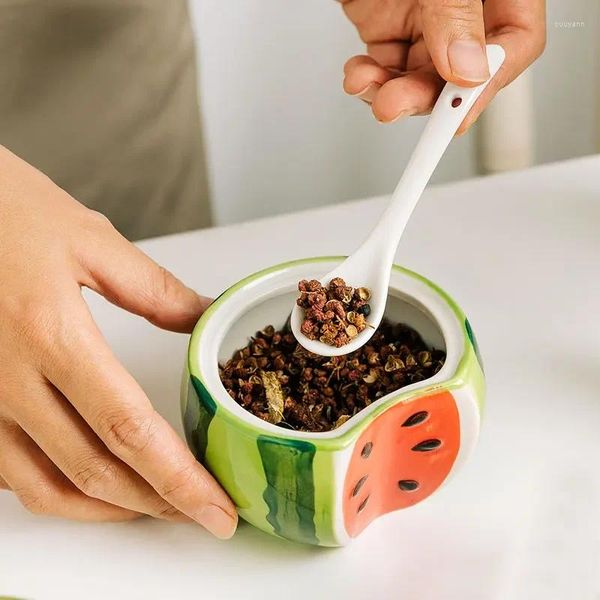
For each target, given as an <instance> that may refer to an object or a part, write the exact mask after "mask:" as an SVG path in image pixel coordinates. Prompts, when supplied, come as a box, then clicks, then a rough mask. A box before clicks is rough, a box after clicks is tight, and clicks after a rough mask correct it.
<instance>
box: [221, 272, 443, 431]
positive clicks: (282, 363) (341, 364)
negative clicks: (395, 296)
mask: <svg viewBox="0 0 600 600" xmlns="http://www.w3.org/2000/svg"><path fill="white" fill-rule="evenodd" d="M317 283H318V282H317ZM304 287H306V289H309V288H313V291H317V290H316V289H314V288H315V287H316V286H315V285H313V284H311V282H306V284H305V285H304ZM337 287H344V282H343V281H341V282H340V285H338V286H337ZM357 297H358V296H357ZM332 310H334V309H332ZM349 312H355V313H357V314H359V313H358V311H349ZM346 314H348V313H346ZM351 318H355V317H351ZM325 325H328V327H327V328H326V329H325V332H326V334H327V335H333V329H332V328H331V327H334V328H336V332H337V333H336V336H339V335H340V333H339V327H338V326H337V325H335V324H332V323H326V324H325ZM350 325H353V326H354V327H357V325H356V324H355V323H350ZM344 335H346V334H345V333H344ZM445 359H446V354H445V353H444V352H443V351H442V350H437V349H434V348H430V347H428V346H427V345H426V344H425V342H424V341H423V340H422V338H421V336H420V335H419V334H418V333H417V332H416V331H415V330H414V329H412V328H410V327H408V326H406V325H392V324H391V323H389V322H388V321H385V320H384V321H383V322H382V323H381V325H380V326H379V328H378V329H377V331H375V333H374V334H373V337H372V338H371V339H370V341H369V343H368V344H366V345H365V346H363V347H362V348H360V349H359V350H357V351H355V352H352V353H350V354H347V355H345V356H333V357H326V356H319V355H316V354H312V353H311V352H308V351H307V350H305V349H304V348H303V347H302V346H301V345H300V344H298V343H297V342H296V340H295V338H294V336H293V335H292V333H291V332H290V330H289V324H286V326H285V327H284V328H283V329H282V330H280V331H276V330H275V328H274V327H272V326H271V325H269V326H267V327H265V328H264V329H263V330H262V331H259V332H257V333H256V335H255V336H254V337H253V338H252V339H251V340H250V341H249V342H248V345H247V346H246V347H245V348H241V349H240V350H238V351H237V352H235V353H234V355H233V357H232V358H231V359H230V360H229V361H227V362H226V363H225V364H224V365H220V366H219V375H220V377H221V381H222V383H223V386H224V387H225V389H226V390H227V392H228V393H229V395H230V396H231V397H232V398H233V399H234V400H235V401H236V402H238V403H239V404H240V405H241V406H243V407H244V408H245V409H246V410H248V411H250V412H251V413H253V414H254V415H256V416H257V417H259V418H261V419H264V420H265V421H268V422H270V423H274V424H276V425H278V426H280V427H285V428H288V429H296V430H298V431H316V432H319V431H329V430H331V429H335V428H336V427H339V426H340V425H342V424H343V423H345V422H346V421H347V420H348V419H349V418H351V417H352V416H354V415H355V414H356V413H357V412H359V411H360V410H362V409H363V408H365V407H366V406H369V404H371V403H372V402H375V401H376V400H378V399H379V398H382V397H383V396H385V395H387V394H389V393H391V392H393V391H396V390H398V389H400V388H401V387H403V386H405V385H410V384H411V383H415V382H417V381H423V380H425V379H428V378H429V377H432V376H433V375H434V374H435V373H437V372H438V371H439V370H440V369H441V368H442V366H443V364H444V361H445Z"/></svg>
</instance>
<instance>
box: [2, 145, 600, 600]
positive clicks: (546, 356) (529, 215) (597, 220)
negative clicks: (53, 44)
mask: <svg viewBox="0 0 600 600" xmlns="http://www.w3.org/2000/svg"><path fill="white" fill-rule="evenodd" d="M282 201H284V199H282ZM382 206H383V200H381V199H375V200H365V201H361V202H356V203H351V204H346V205H342V206H337V207H329V208H324V209H321V210H320V211H316V212H315V211H312V212H305V213H301V214H295V215H289V216H284V217H279V218H273V219H268V220H262V221H257V222H253V223H248V224H243V225H237V226H232V227H225V228H219V229H213V230H209V231H203V232H194V233H189V234H183V235H176V236H171V237H166V238H161V239H156V240H150V241H147V242H144V243H142V244H141V245H142V247H143V248H144V250H146V251H147V252H148V253H149V254H150V255H152V256H153V257H154V258H155V259H157V260H158V261H159V262H161V263H163V264H164V265H166V266H167V267H168V268H170V269H172V270H173V271H174V272H175V273H176V274H177V275H179V276H180V277H181V278H183V279H184V280H185V281H186V282H188V283H190V284H191V285H192V286H195V287H196V288H197V289H198V290H200V291H202V292H203V293H205V294H210V295H215V294H218V293H219V292H220V291H221V290H222V289H223V288H225V287H226V286H228V285H229V284H231V283H233V282H235V281H237V280H238V279H240V278H241V277H242V276H244V275H246V274H248V273H250V272H253V271H256V270H258V269H260V268H262V267H265V266H267V265H271V264H274V263H277V262H280V261H285V260H288V259H292V258H298V257H301V256H312V255H326V254H340V253H344V252H349V251H351V250H352V249H353V247H354V245H355V243H356V240H359V239H361V237H362V235H363V232H364V231H365V230H366V229H367V228H369V227H370V226H371V224H372V223H373V222H374V221H375V219H376V217H377V214H378V213H379V211H380V210H381V209H382ZM336 232H338V233H336ZM398 261H399V262H401V263H402V264H404V265H406V266H408V267H410V268H412V269H415V270H417V271H419V272H420V273H422V274H424V275H426V276H428V277H430V278H432V279H433V280H434V281H436V282H437V283H439V284H441V285H442V286H443V287H444V288H446V289H447V291H449V292H450V294H451V295H453V296H454V297H455V298H456V299H457V300H458V302H459V303H460V304H461V305H462V306H463V308H464V309H465V311H466V312H467V314H468V315H469V317H470V319H471V321H472V323H473V327H474V329H475V331H476V333H477V335H478V338H479V342H480V345H481V348H482V352H483V355H484V360H485V364H486V369H487V379H488V385H489V394H488V409H487V413H486V415H485V422H484V428H483V432H482V437H481V441H480V444H479V446H478V447H477V449H476V452H475V455H474V457H473V458H472V459H471V460H470V462H468V463H467V465H466V466H465V468H464V469H463V470H462V471H461V472H460V473H459V474H457V476H456V477H455V478H454V479H453V480H452V481H451V482H450V483H449V484H448V485H447V486H445V487H444V488H443V489H442V490H441V491H439V492H438V493H437V494H435V495H434V496H433V497H432V498H430V499H428V500H426V501H425V502H423V503H421V504H419V505H417V506H416V507H413V508H410V509H408V510H405V511H402V512H398V513H394V514H391V515H388V516H386V517H383V518H381V519H380V520H379V521H377V522H376V523H374V524H372V525H371V526H370V527H369V528H368V529H367V530H366V531H365V533H363V534H362V535H361V536H360V537H359V538H357V539H356V540H355V541H354V542H353V543H352V544H351V545H350V546H348V547H346V548H343V549H334V550H331V549H318V548H311V547H304V546H300V545H296V544H293V543H290V542H286V541H283V540H279V539H276V538H274V537H271V536H269V535H266V534H264V533H261V532H260V531H257V530H255V529H254V528H252V527H250V526H248V525H245V524H243V525H241V526H240V528H239V530H238V533H237V534H236V535H235V537H234V538H233V539H232V540H231V541H229V542H220V541H217V540H215V539H213V538H211V537H210V536H209V535H208V534H205V533H204V531H203V530H202V529H200V528H199V527H197V526H194V525H172V524H167V523H162V522H153V521H151V520H149V519H148V520H140V521H138V522H135V523H129V524H89V525H88V524H77V523H70V522H66V521H62V520H56V519H54V520H53V519H48V518H41V517H36V516H33V515H30V514H28V513H27V512H25V511H24V510H23V509H21V507H20V506H19V504H18V503H17V502H16V500H15V499H14V498H13V497H12V496H11V495H10V494H9V493H8V492H6V493H0V596H1V595H2V594H3V593H4V594H13V595H17V596H21V597H26V598H36V599H39V600H46V599H54V598H57V599H58V598H60V599H61V600H67V599H70V598H78V599H81V598H86V599H96V598H103V599H104V598H115V599H121V598H123V599H137V598H140V599H141V598H144V599H154V598H160V599H169V598H199V599H209V600H212V599H218V598H243V599H248V600H250V599H254V598H256V599H260V600H267V599H271V598H283V599H284V600H293V599H296V598H298V599H300V598H302V599H306V598H318V599H321V598H340V599H344V600H351V599H355V598H356V599H363V598H364V599H367V598H368V599H373V600H378V599H388V598H390V599H392V598H393V599H396V598H398V599H400V598H406V599H413V598H414V599H419V600H446V599H457V600H458V599H460V600H471V599H473V600H488V599H498V600H517V599H518V600H521V599H523V600H537V599H540V600H541V599H543V600H554V599H557V600H558V599H560V600H588V599H590V600H592V599H593V600H598V599H599V598H600V467H599V462H600V274H599V270H600V269H599V268H600V157H590V158H586V159H581V160H575V161H571V162H566V163H561V164H556V165H549V166H544V167H541V168H537V169H533V170H529V171H525V172H520V173H512V174H507V175H502V176H496V177H490V178H486V179H481V180H472V181H466V182H463V183H458V184H453V185H446V186H441V187H436V188H432V189H430V190H428V191H427V193H426V194H425V196H424V198H423V200H422V203H421V204H420V205H419V207H418V208H417V211H416V213H415V216H414V218H413V220H412V222H411V223H410V225H409V227H408V230H407V232H406V235H405V238H404V240H403V242H402V244H401V247H400V249H399V252H398ZM92 305H93V310H94V313H95V314H96V316H97V318H98V321H99V323H100V324H101V327H102V329H103V331H104V332H105V333H106V336H107V337H108V339H109V341H110V342H111V344H112V345H113V346H114V348H115V349H116V352H117V353H118V355H119V356H120V357H121V359H122V360H123V362H124V363H125V364H126V366H127V367H128V368H129V369H131V371H132V372H133V374H134V375H135V376H136V377H137V378H138V380H139V381H140V382H141V384H142V385H143V387H144V388H145V389H146V390H147V392H148V394H149V395H150V397H151V398H152V400H153V402H154V403H155V405H156V406H157V407H158V409H159V410H160V412H161V413H163V414H164V415H165V417H166V418H167V419H168V420H169V421H170V422H171V423H173V424H174V425H175V426H176V427H177V428H178V429H180V420H179V398H178V388H179V376H180V368H181V364H182V361H183V358H184V355H185V350H186V343H187V339H186V337H184V336H179V335H175V334H171V333H165V332H162V331H159V330H157V329H154V328H153V327H151V326H149V325H148V324H146V323H145V322H143V321H142V320H141V319H138V318H136V317H132V316H130V315H127V314H125V313H124V312H122V311H119V310H117V309H115V308H114V307H112V306H109V305H108V304H106V303H104V301H100V300H99V299H97V298H93V299H92Z"/></svg>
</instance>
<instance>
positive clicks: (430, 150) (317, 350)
mask: <svg viewBox="0 0 600 600" xmlns="http://www.w3.org/2000/svg"><path fill="white" fill-rule="evenodd" d="M504 56H505V55H504V50H503V49H502V47H501V46H498V45H488V46H487V57H488V64H489V70H490V79H488V80H487V81H486V82H484V83H482V84H481V85H479V86H477V87H473V88H462V87H459V86H457V85H454V84H451V83H447V84H446V86H445V87H444V89H443V90H442V93H441V94H440V96H439V98H438V100H437V102H436V103H435V106H434V108H433V111H432V112H431V116H430V117H429V120H428V122H427V125H426V127H425V130H424V131H423V134H422V135H421V138H420V140H419V142H418V144H417V146H416V148H415V150H414V152H413V154H412V156H411V159H410V161H409V163H408V165H407V167H406V169H405V171H404V174H403V175H402V178H401V179H400V182H399V183H398V185H397V187H396V189H395V190H394V193H393V195H392V198H391V200H390V203H389V205H388V206H387V208H386V209H385V211H384V212H383V214H382V216H381V218H380V220H379V222H378V223H377V225H376V226H375V228H374V229H373V230H372V231H371V233H370V234H369V237H368V238H367V239H366V240H365V241H364V243H363V244H362V245H361V246H360V248H358V250H356V252H354V253H353V254H352V255H351V256H349V257H348V258H347V259H346V260H345V261H344V262H343V263H341V264H340V265H339V266H337V267H336V268H335V269H334V270H333V271H331V272H329V273H327V275H325V276H324V277H323V278H322V279H321V283H322V284H323V285H324V286H327V285H328V284H329V282H330V281H331V280H332V279H333V278H334V277H341V278H342V279H343V280H345V281H346V282H347V283H348V285H351V286H354V287H358V286H361V287H367V288H369V289H370V290H371V294H372V296H371V300H370V305H371V313H370V315H369V318H368V324H369V327H367V328H366V329H364V330H363V331H362V332H360V333H359V334H358V335H357V336H356V337H354V338H352V339H351V340H350V342H349V343H347V344H345V345H344V346H341V347H340V348H336V347H335V346H330V345H328V344H325V343H323V342H321V341H319V340H310V339H309V338H307V337H306V336H305V335H304V334H303V333H302V332H301V331H300V327H301V325H302V320H303V309H302V308H300V307H299V306H297V305H295V306H294V309H293V311H292V316H291V327H292V331H293V333H294V335H295V336H296V339H297V340H298V342H299V343H300V344H301V345H302V346H304V348H306V349H307V350H308V351H309V352H313V353H314V354H320V355H321V356H340V355H342V354H348V353H350V352H353V351H354V350H358V349H359V348H360V347H361V346H363V345H364V344H366V343H367V342H368V341H369V339H370V337H371V336H372V335H373V333H374V332H375V329H377V327H378V326H379V324H380V322H381V319H382V318H383V313H384V310H385V305H386V300H387V296H388V287H389V282H390V273H391V268H392V264H393V261H394V256H395V254H396V249H397V248H398V244H399V243H400V238H401V237H402V233H403V232H404V229H405V227H406V224H407V223H408V220H409V218H410V216H411V214H412V212H413V210H414V208H415V206H416V204H417V202H418V200H419V198H420V197H421V194H422V193H423V190H424V189H425V186H426V185H427V182H428V181H429V179H430V178H431V175H432V174H433V171H434V170H435V168H436V166H437V164H438V162H439V161H440V159H441V158H442V156H443V154H444V152H445V151H446V148H447V147H448V145H449V144H450V142H451V140H452V138H453V137H454V134H455V133H456V130H457V129H458V127H459V126H460V124H461V123H462V121H463V120H464V118H465V117H466V116H467V113H468V112H469V110H470V109H471V107H472V106H473V104H474V103H475V101H476V100H477V98H479V96H480V95H481V93H482V92H483V90H484V89H485V87H486V86H487V84H488V83H489V82H490V80H491V79H492V77H494V75H495V74H496V73H497V72H498V69H500V66H501V65H502V63H503V62H504Z"/></svg>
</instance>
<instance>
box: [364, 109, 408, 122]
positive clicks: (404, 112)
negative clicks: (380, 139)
mask: <svg viewBox="0 0 600 600" xmlns="http://www.w3.org/2000/svg"><path fill="white" fill-rule="evenodd" d="M412 114H413V111H412V110H410V109H407V110H401V111H400V112H399V113H398V114H397V115H396V116H395V117H394V118H393V119H391V120H390V121H382V120H381V119H378V118H377V117H375V115H373V116H374V117H375V120H376V121H377V122H378V123H381V124H382V125H391V124H392V123H395V122H396V121H399V120H400V119H403V118H404V117H408V116H410V115H412Z"/></svg>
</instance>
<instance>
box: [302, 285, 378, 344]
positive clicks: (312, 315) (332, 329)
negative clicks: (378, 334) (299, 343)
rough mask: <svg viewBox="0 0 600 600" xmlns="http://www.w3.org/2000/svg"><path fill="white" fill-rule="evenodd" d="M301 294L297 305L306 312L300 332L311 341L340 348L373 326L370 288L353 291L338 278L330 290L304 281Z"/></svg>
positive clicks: (328, 287)
mask: <svg viewBox="0 0 600 600" xmlns="http://www.w3.org/2000/svg"><path fill="white" fill-rule="evenodd" d="M298 291H299V292H300V296H299V297H298V299H297V300H296V303H297V304H298V306H299V307H300V308H303V309H304V319H303V321H302V325H301V326H300V331H301V332H302V333H303V334H304V335H305V336H306V337H307V338H308V339H310V340H319V341H321V342H323V343H324V344H328V345H329V346H336V347H337V348H339V347H341V346H344V345H346V344H347V343H348V342H349V341H350V340H351V339H352V338H355V337H356V336H357V335H358V334H359V333H360V332H361V331H364V329H365V328H366V327H368V326H369V324H368V323H367V317H368V316H369V315H370V314H371V307H370V305H369V300H370V299H371V291H370V290H369V289H368V288H366V287H359V288H353V287H352V286H349V285H347V284H346V282H345V281H344V280H343V279H342V278H341V277H334V278H333V279H332V280H331V281H330V282H329V285H328V286H327V287H324V286H322V285H321V283H320V282H319V281H317V280H316V279H311V280H306V279H303V280H302V281H300V283H298Z"/></svg>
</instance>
